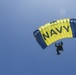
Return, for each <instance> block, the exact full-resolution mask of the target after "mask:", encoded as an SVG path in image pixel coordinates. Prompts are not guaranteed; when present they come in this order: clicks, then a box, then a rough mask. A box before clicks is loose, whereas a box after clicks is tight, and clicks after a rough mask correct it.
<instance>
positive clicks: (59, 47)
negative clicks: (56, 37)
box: [55, 41, 63, 55]
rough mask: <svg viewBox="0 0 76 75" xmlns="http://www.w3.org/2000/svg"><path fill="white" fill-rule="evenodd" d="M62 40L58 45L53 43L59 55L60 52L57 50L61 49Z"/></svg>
mask: <svg viewBox="0 0 76 75" xmlns="http://www.w3.org/2000/svg"><path fill="white" fill-rule="evenodd" d="M62 45H63V42H62V41H61V42H60V43H58V45H57V44H56V43H55V47H56V48H57V49H56V51H57V55H60V52H59V51H63V46H62Z"/></svg>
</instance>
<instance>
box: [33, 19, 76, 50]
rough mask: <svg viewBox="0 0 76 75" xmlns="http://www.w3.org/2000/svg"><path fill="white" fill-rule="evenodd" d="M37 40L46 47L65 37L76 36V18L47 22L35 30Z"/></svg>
mask: <svg viewBox="0 0 76 75" xmlns="http://www.w3.org/2000/svg"><path fill="white" fill-rule="evenodd" d="M33 35H34V37H35V38H36V41H37V42H38V43H39V45H40V46H41V47H42V48H43V49H45V48H46V47H47V46H49V45H50V44H52V43H54V42H56V41H58V40H60V39H63V38H76V19H69V18H66V19H60V20H56V21H53V22H49V23H46V24H45V25H43V26H41V27H39V28H38V29H37V30H35V31H34V32H33Z"/></svg>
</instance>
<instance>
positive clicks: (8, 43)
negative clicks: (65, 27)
mask: <svg viewBox="0 0 76 75" xmlns="http://www.w3.org/2000/svg"><path fill="white" fill-rule="evenodd" d="M75 8H76V0H0V75H76V58H75V57H76V46H75V44H76V39H75V38H68V39H67V38H66V39H63V40H62V41H63V42H64V45H63V47H64V52H61V55H59V56H57V55H56V48H55V47H54V44H52V45H50V46H49V47H47V48H46V49H45V50H43V49H42V48H41V47H40V46H39V45H38V43H37V42H36V40H35V38H34V36H33V31H34V30H36V29H38V28H39V27H40V26H41V25H44V24H45V23H48V22H51V21H54V20H57V19H63V18H76V10H75Z"/></svg>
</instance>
